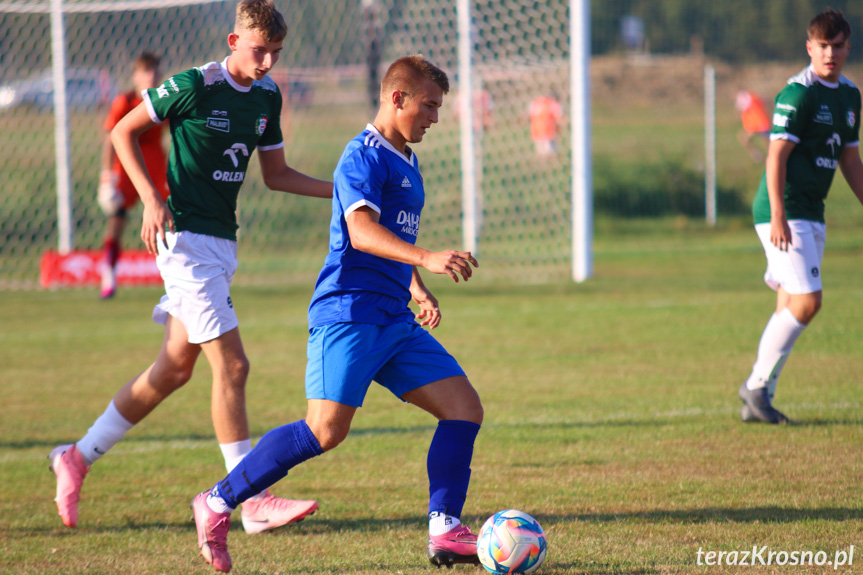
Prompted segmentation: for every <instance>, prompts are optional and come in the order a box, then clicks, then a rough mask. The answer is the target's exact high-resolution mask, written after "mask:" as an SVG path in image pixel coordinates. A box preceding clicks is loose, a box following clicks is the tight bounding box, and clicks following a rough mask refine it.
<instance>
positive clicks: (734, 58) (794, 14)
mask: <svg viewBox="0 0 863 575" xmlns="http://www.w3.org/2000/svg"><path fill="white" fill-rule="evenodd" d="M828 7H832V8H836V9H839V10H842V11H843V12H844V13H845V18H846V19H847V20H848V22H849V23H850V24H851V30H852V42H851V56H850V57H851V58H852V60H860V59H863V1H861V0H831V1H829V2H825V1H823V0H725V1H723V2H708V1H692V0H594V1H593V2H591V30H592V32H591V34H592V51H593V53H594V54H606V53H610V52H616V51H620V50H623V49H624V45H623V42H622V39H621V23H622V19H623V18H624V17H626V16H632V17H635V18H637V19H639V20H640V21H641V23H642V24H643V30H644V38H645V40H646V49H647V50H648V51H650V52H653V53H681V52H690V51H693V50H694V51H701V50H703V51H704V53H705V54H706V55H708V56H710V57H714V58H719V59H721V60H724V61H727V62H732V63H747V62H758V61H783V60H799V59H800V58H801V57H805V56H806V52H805V51H804V50H805V49H804V42H805V41H806V28H807V27H808V25H809V21H810V20H811V19H812V18H813V17H814V16H815V15H816V14H817V13H819V12H821V11H822V10H824V9H826V8H828Z"/></svg>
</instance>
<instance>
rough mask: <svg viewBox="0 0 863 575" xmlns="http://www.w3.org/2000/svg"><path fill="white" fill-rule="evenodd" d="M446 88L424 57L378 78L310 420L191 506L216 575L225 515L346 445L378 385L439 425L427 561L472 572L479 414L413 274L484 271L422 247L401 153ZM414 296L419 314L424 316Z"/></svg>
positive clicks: (351, 151)
mask: <svg viewBox="0 0 863 575" xmlns="http://www.w3.org/2000/svg"><path fill="white" fill-rule="evenodd" d="M448 91H449V80H448V79H447V76H446V74H445V73H444V72H442V71H441V70H440V69H438V68H437V67H435V66H434V65H433V64H431V63H430V62H428V61H427V60H425V59H424V58H423V57H421V56H408V57H404V58H401V59H399V60H396V61H395V62H394V63H393V64H392V65H391V66H390V67H389V69H388V70H387V72H386V74H385V75H384V78H383V80H382V81H381V104H380V108H379V110H378V113H377V116H376V117H375V120H374V122H373V123H372V124H369V125H368V126H367V127H366V129H365V130H364V131H363V132H362V133H361V134H359V135H358V136H357V137H355V138H354V139H353V140H351V141H350V142H349V143H348V145H347V147H346V148H345V151H344V153H343V154H342V157H341V159H340V161H339V164H338V166H337V167H336V171H335V176H334V194H333V217H332V221H331V223H330V251H329V254H328V255H327V257H326V261H325V263H324V267H323V269H322V270H321V273H320V276H319V277H318V282H317V285H316V287H315V292H314V295H313V296H312V302H311V305H310V307H309V333H310V335H309V342H308V365H307V367H306V397H307V399H308V411H307V415H306V418H305V419H304V420H300V421H297V422H294V423H291V424H289V425H285V426H282V427H278V428H276V429H274V430H272V431H270V432H269V433H267V434H266V435H264V437H262V438H261V440H260V441H259V442H258V444H257V446H256V447H255V449H253V450H252V451H251V452H250V453H249V454H248V456H246V458H245V459H243V460H242V461H241V462H240V463H239V464H238V465H237V466H236V467H235V468H234V470H233V471H231V472H230V473H229V474H228V475H227V476H226V477H225V478H224V479H222V480H221V481H220V482H218V483H217V484H216V485H215V486H214V487H213V488H212V489H208V490H206V491H204V492H202V493H200V494H198V495H197V496H196V497H195V498H194V499H193V501H192V509H193V510H194V515H195V522H196V524H197V528H198V544H199V548H200V551H201V554H202V555H203V556H204V558H205V559H206V560H207V562H209V563H211V564H212V565H213V566H214V567H215V568H216V569H217V570H219V571H225V572H227V571H229V570H230V568H231V557H230V555H229V554H228V550H227V534H228V529H229V527H230V514H231V512H232V511H233V510H234V509H235V508H236V507H237V506H238V505H239V504H240V503H242V502H243V501H245V500H246V499H248V498H249V497H252V496H254V495H255V494H256V493H259V492H261V491H263V490H264V489H267V488H268V487H269V486H270V485H273V484H274V483H276V482H277V481H279V480H280V479H282V478H283V477H285V476H286V475H287V473H288V471H289V470H290V469H291V468H293V467H294V466H296V465H298V464H300V463H302V462H303V461H306V460H308V459H311V458H312V457H315V456H317V455H321V454H322V453H324V452H325V451H329V450H331V449H333V448H335V447H336V446H337V445H339V443H341V442H342V441H343V440H344V439H345V437H347V434H348V431H349V430H350V426H351V420H352V419H353V416H354V414H355V413H356V411H357V408H359V407H360V406H362V404H363V400H364V398H365V395H366V393H367V391H368V388H369V385H370V384H371V382H372V381H373V380H374V381H376V382H378V383H379V384H380V385H382V386H384V387H386V388H387V389H389V390H390V391H391V392H392V393H393V394H394V395H395V396H396V397H399V398H400V399H402V400H403V401H406V402H408V403H412V404H414V405H416V406H417V407H419V408H421V409H423V410H425V411H427V412H429V413H430V414H431V415H433V416H434V417H436V418H437V419H438V427H437V430H436V431H435V434H434V437H433V439H432V442H431V446H430V448H429V453H428V461H427V467H428V476H429V509H428V511H429V542H428V557H429V559H430V560H431V562H432V563H433V564H435V565H438V566H440V565H447V566H450V565H452V564H453V563H477V562H478V561H477V556H476V536H475V535H474V534H472V533H471V532H470V529H468V528H467V527H466V526H464V525H462V524H461V523H460V521H459V517H460V516H461V511H462V507H463V505H464V502H465V498H466V495H467V489H468V483H469V480H470V462H471V458H472V456H473V445H474V440H475V439H476V436H477V433H478V432H479V428H480V424H481V423H482V419H483V408H482V403H481V402H480V399H479V395H478V394H477V392H476V391H475V390H474V388H473V386H471V384H470V382H469V381H468V379H467V377H466V376H465V374H464V371H462V369H461V367H459V365H458V363H457V362H456V361H455V359H453V357H452V356H450V355H449V354H448V353H447V352H446V350H445V349H444V348H443V347H442V346H441V345H440V344H439V343H438V342H437V341H436V340H435V339H434V338H433V337H432V336H431V335H430V334H429V333H428V332H427V331H425V330H424V329H423V328H422V326H428V327H429V328H430V329H434V328H435V327H437V326H438V325H439V324H440V321H441V313H440V309H439V307H438V302H437V299H436V298H435V297H434V296H433V295H432V294H431V292H430V291H429V290H428V289H427V288H426V286H425V285H424V284H423V281H422V279H421V278H420V275H419V272H418V268H420V267H423V268H425V269H427V270H429V271H431V272H433V273H437V274H447V275H449V276H450V277H451V278H452V279H453V281H455V282H458V278H459V276H461V277H462V278H463V279H464V280H465V281H467V280H468V279H469V278H470V277H471V275H472V272H473V270H472V267H471V266H477V265H478V264H477V261H476V259H474V257H473V256H472V255H471V254H470V252H463V251H456V250H447V251H442V252H431V251H428V250H425V249H422V248H420V247H418V246H416V245H415V243H416V238H417V236H418V234H419V230H420V223H421V218H420V214H421V212H422V208H423V204H424V197H425V194H424V190H423V179H422V176H421V175H420V172H419V165H418V163H417V158H416V155H415V154H414V152H413V151H412V150H411V148H410V147H409V146H408V145H407V144H413V143H417V142H420V141H422V139H423V136H424V135H425V132H426V131H427V130H428V129H429V128H430V127H431V125H432V124H434V123H437V121H438V109H439V108H440V107H441V104H442V103H443V96H444V94H446V93H447V92H448ZM411 299H413V300H414V302H416V303H417V305H418V306H419V310H420V313H419V315H417V316H416V317H415V316H414V314H413V312H412V311H411V310H410V308H409V307H408V304H409V303H410V300H411ZM420 320H421V323H418V321H420Z"/></svg>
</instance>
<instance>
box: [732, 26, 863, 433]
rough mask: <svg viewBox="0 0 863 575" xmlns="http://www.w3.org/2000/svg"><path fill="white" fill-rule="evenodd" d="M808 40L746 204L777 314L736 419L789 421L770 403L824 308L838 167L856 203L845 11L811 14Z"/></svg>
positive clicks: (856, 139) (855, 135) (859, 185)
mask: <svg viewBox="0 0 863 575" xmlns="http://www.w3.org/2000/svg"><path fill="white" fill-rule="evenodd" d="M808 37H809V38H808V40H807V41H806V49H807V51H808V52H809V57H810V59H811V63H810V65H809V67H807V68H806V69H805V70H803V71H802V72H800V73H799V74H798V75H796V76H794V77H793V78H791V79H790V80H789V81H788V84H787V85H786V86H785V88H784V89H783V90H782V91H781V92H780V93H779V95H778V96H776V105H775V107H774V114H773V128H772V130H771V133H770V145H769V147H768V151H767V167H766V170H765V172H764V176H763V177H762V179H761V186H760V187H759V189H758V193H757V195H756V196H755V202H754V204H753V208H752V211H753V214H754V217H755V231H756V232H757V233H758V237H759V238H760V239H761V244H762V245H763V246H764V253H765V255H766V256H767V271H766V272H765V273H764V281H765V282H766V283H767V285H769V286H770V287H771V288H773V289H774V290H776V311H775V313H774V314H773V316H772V317H771V318H770V321H768V322H767V327H765V328H764V332H763V334H762V335H761V342H760V343H759V344H758V355H757V357H756V359H755V364H754V365H753V366H752V373H751V374H750V375H749V377H748V378H747V379H746V381H745V382H743V385H741V386H740V389H739V390H738V396H739V397H740V399H741V401H743V408H742V411H741V417H742V419H743V421H752V422H762V423H772V424H776V423H788V422H789V421H790V420H789V419H788V418H787V417H786V416H785V415H784V414H783V413H782V412H780V411H779V410H777V409H776V408H775V407H773V396H774V393H775V391H776V384H777V382H778V379H779V374H780V373H781V372H782V368H783V367H784V366H785V362H786V361H787V360H788V356H789V354H790V353H791V350H792V348H793V347H794V343H795V342H796V341H797V338H798V337H799V336H800V334H801V333H802V332H803V330H804V329H806V327H807V326H808V325H809V323H810V322H811V321H812V319H813V318H814V317H815V314H817V313H818V310H819V309H821V259H822V257H823V256H824V242H825V240H826V237H827V230H826V226H825V223H824V200H825V198H826V197H827V192H828V191H829V189H830V184H831V183H832V181H833V175H834V174H835V172H836V169H837V168H839V169H840V170H842V174H843V175H844V176H845V180H846V181H847V182H848V185H849V186H850V187H851V190H852V191H853V192H854V195H856V196H857V199H858V200H860V202H861V203H863V162H861V160H860V90H859V89H858V88H857V86H855V85H854V84H853V83H851V81H850V80H848V79H847V78H845V77H844V76H842V68H843V67H844V65H845V60H846V58H847V57H848V51H849V47H850V37H851V27H850V26H849V25H848V22H847V21H846V20H845V17H844V16H843V15H842V12H840V11H838V10H832V9H828V10H825V11H824V12H821V13H820V14H818V15H817V16H815V18H813V19H812V21H811V22H810V24H809V30H808Z"/></svg>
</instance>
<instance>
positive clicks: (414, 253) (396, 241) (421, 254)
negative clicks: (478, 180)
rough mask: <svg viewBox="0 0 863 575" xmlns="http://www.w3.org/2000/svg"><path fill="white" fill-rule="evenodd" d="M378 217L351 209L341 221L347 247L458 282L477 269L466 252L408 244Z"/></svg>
mask: <svg viewBox="0 0 863 575" xmlns="http://www.w3.org/2000/svg"><path fill="white" fill-rule="evenodd" d="M379 220H380V215H379V214H378V213H377V212H376V211H375V210H373V209H371V208H370V207H367V206H363V207H359V208H357V209H355V210H353V211H352V212H351V213H349V214H348V215H347V217H346V218H345V222H346V223H347V226H348V234H349V235H350V238H351V245H352V246H353V247H354V248H355V249H357V250H359V251H361V252H365V253H368V254H372V255H374V256H378V257H381V258H386V259H388V260H393V261H397V262H401V263H403V264H410V265H412V266H419V267H423V268H425V269H427V270H428V271H430V272H432V273H435V274H446V275H448V276H449V277H451V278H452V279H453V281H454V282H456V283H458V276H461V277H462V278H464V281H467V280H469V279H470V277H471V276H472V275H473V269H472V268H471V265H473V266H474V267H479V263H477V261H476V259H475V258H474V257H473V255H471V253H470V252H462V251H457V250H445V251H442V252H432V251H429V250H427V249H424V248H421V247H419V246H415V245H413V244H411V243H408V242H406V241H404V240H403V239H401V238H400V237H398V236H397V235H395V234H394V233H392V232H391V231H390V230H388V229H387V228H386V227H384V226H382V225H381V224H380V223H379Z"/></svg>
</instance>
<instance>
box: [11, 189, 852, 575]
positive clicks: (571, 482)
mask: <svg viewBox="0 0 863 575" xmlns="http://www.w3.org/2000/svg"><path fill="white" fill-rule="evenodd" d="M858 209H859V206H858ZM597 229H598V232H599V235H598V239H597V244H596V262H595V274H596V277H595V279H592V280H591V281H589V282H587V283H585V284H583V285H573V284H555V285H546V286H537V287H524V286H521V287H518V286H508V285H503V284H494V283H492V282H488V281H482V279H481V277H482V273H483V269H482V268H480V270H479V271H478V276H477V278H476V279H477V280H478V281H476V282H470V283H468V284H466V285H458V286H452V285H451V284H448V283H447V282H446V281H444V280H443V279H442V278H429V277H427V283H428V284H429V285H430V287H432V289H434V290H435V291H436V293H437V295H438V296H439V297H440V299H441V301H442V309H443V312H444V316H445V319H444V323H443V325H442V326H441V327H440V328H439V329H438V330H437V331H436V334H437V336H438V337H439V339H440V340H441V341H442V342H443V343H444V344H445V345H446V346H447V347H448V348H449V349H450V350H452V351H453V352H454V354H455V355H456V357H457V358H458V359H459V360H460V362H461V363H462V365H463V366H464V367H465V369H466V371H467V372H468V374H469V376H470V377H471V380H472V381H473V383H474V385H475V386H476V387H477V388H478V390H479V391H480V394H481V396H482V397H483V402H484V405H485V409H486V422H485V425H484V427H483V430H482V432H481V433H480V436H479V439H478V441H477V445H476V452H475V456H474V462H473V475H472V483H471V489H470V492H469V494H468V502H467V505H466V507H465V514H464V516H463V519H464V520H465V522H466V523H468V524H469V525H470V526H471V527H473V528H474V529H477V528H478V527H479V526H480V524H481V523H482V522H483V521H484V520H485V518H486V517H487V516H489V515H491V514H492V513H493V512H495V511H497V510H500V509H504V508H510V507H515V508H519V509H522V510H524V511H527V512H528V513H531V514H533V515H534V516H535V517H536V518H537V519H538V520H539V521H540V522H541V523H542V525H543V527H544V528H545V530H546V534H547V538H548V542H549V552H548V557H547V560H546V562H545V564H544V566H543V567H542V568H541V570H540V573H543V574H545V575H552V574H562V573H567V574H570V573H572V574H576V573H590V574H612V573H624V574H654V573H657V574H658V573H758V574H766V573H795V574H797V573H801V574H802V573H827V572H840V573H851V572H860V565H863V549H861V546H863V538H861V533H863V507H861V494H860V484H861V480H863V464H861V460H860V445H861V439H863V433H861V423H863V406H861V400H860V392H861V385H860V374H861V373H863V359H861V357H863V354H861V353H860V341H861V339H863V307H861V305H860V303H859V302H860V299H861V295H863V288H861V285H860V271H859V270H860V261H861V259H860V258H861V256H863V239H861V237H860V234H859V231H856V230H855V229H854V228H853V227H850V226H838V227H837V229H835V230H833V231H831V235H830V238H829V240H828V250H827V255H826V259H825V265H824V283H825V294H826V295H825V304H824V308H823V310H822V313H821V315H820V316H819V317H818V318H817V320H816V321H815V323H813V325H812V326H811V327H810V328H809V329H808V330H807V331H806V333H805V334H804V335H803V336H802V338H801V339H800V341H799V342H798V344H797V347H796V349H795V352H794V355H793V356H792V358H791V359H790V361H789V363H788V365H787V368H786V370H785V373H784V375H783V377H782V382H781V385H780V387H779V393H778V396H777V405H778V406H779V407H780V408H781V409H783V410H784V411H786V413H788V414H789V415H791V416H792V417H795V418H797V419H799V420H800V421H801V422H802V424H801V425H799V426H795V427H768V426H760V425H744V424H742V423H740V422H739V420H738V415H737V414H738V408H739V402H738V400H737V399H736V389H737V387H738V385H739V383H740V381H741V380H742V378H744V377H745V376H746V375H747V373H748V369H749V367H750V365H751V363H752V361H753V359H754V353H755V347H756V345H757V342H758V338H759V336H760V333H761V330H762V329H763V326H764V323H765V322H766V321H767V319H768V316H769V314H770V312H771V308H772V305H773V296H772V293H771V292H770V291H769V290H768V289H767V288H766V287H764V285H763V284H762V282H761V279H760V276H761V273H762V272H763V256H762V254H761V250H760V246H759V245H758V244H757V240H756V238H755V235H754V233H752V231H751V229H749V227H748V225H745V226H744V225H726V226H724V227H723V228H722V229H720V230H717V231H708V230H706V229H704V228H703V227H701V226H700V225H697V224H693V223H692V222H688V223H687V222H686V221H685V220H684V221H680V220H671V221H669V222H668V225H666V226H665V227H664V228H663V229H662V230H661V231H660V232H657V231H654V232H650V231H647V230H645V229H643V228H640V227H639V225H638V223H637V222H633V223H632V224H631V225H629V226H619V225H617V226H615V225H612V224H610V223H608V222H606V223H603V222H598V224H597ZM651 229H658V228H657V226H656V225H655V224H653V225H652V226H651ZM426 276H428V274H426ZM310 292H311V284H309V285H305V286H302V287H289V288H279V287H246V286H240V287H237V288H236V289H235V290H234V294H233V296H234V297H233V299H234V301H235V303H236V306H237V310H238V314H239V315H240V319H241V326H242V327H241V330H242V333H243V337H244V341H245V344H246V350H247V353H248V355H249V356H250V359H251V361H252V375H251V378H250V383H249V388H248V399H249V412H250V417H251V421H252V431H253V435H254V436H255V437H259V436H260V435H261V434H263V433H264V432H266V431H267V430H268V429H270V428H271V427H274V426H276V425H279V424H282V423H286V422H290V421H293V420H296V419H298V418H300V417H302V416H303V414H304V409H305V401H304V394H303V385H302V379H303V373H304V366H305V339H306V318H305V309H306V306H307V303H308V298H309V295H310ZM159 294H160V292H159V291H158V290H155V289H138V290H132V289H126V290H123V291H122V292H121V293H120V295H119V297H118V298H117V299H116V300H114V301H111V302H107V303H102V302H100V301H98V299H97V297H96V293H95V291H79V290H72V291H58V292H7V293H4V294H3V305H2V306H0V325H2V328H0V366H2V371H0V373H2V382H3V383H2V389H3V392H4V398H3V402H2V407H0V435H2V440H0V486H2V489H0V573H4V574H5V573H10V574H13V573H14V574H36V573H87V574H94V573H98V574H102V573H105V574H108V573H141V574H149V573H171V574H190V573H209V572H211V568H210V567H209V566H208V565H206V564H205V563H204V562H203V560H202V559H201V558H199V557H198V556H197V550H196V547H195V541H196V540H195V533H194V526H193V524H192V523H191V522H190V521H189V519H190V512H189V509H188V502H189V500H190V499H191V498H192V496H193V495H194V494H195V493H196V492H197V491H199V490H201V489H204V488H206V487H208V486H209V485H211V484H212V483H213V482H214V481H215V480H217V479H219V478H221V476H222V475H223V473H224V468H223V464H222V461H221V457H220V455H219V452H218V449H217V447H216V442H215V439H214V438H213V432H212V426H211V422H210V417H209V393H210V391H209V387H210V373H209V368H208V366H207V364H206V362H205V361H204V360H203V359H202V360H201V361H200V362H199V365H198V370H197V372H196V373H195V376H194V377H193V379H192V381H191V382H190V383H189V384H188V385H187V386H186V387H185V388H184V389H183V390H181V391H179V392H178V393H177V394H176V395H175V396H174V397H172V398H170V399H169V400H168V401H167V402H166V403H165V404H164V405H162V406H161V407H160V408H159V409H158V410H157V411H156V412H155V413H154V414H153V415H152V416H151V417H150V418H148V419H147V420H145V422H143V423H142V424H141V425H139V426H138V427H136V428H135V429H134V430H133V431H132V432H130V433H129V435H128V436H127V438H126V440H124V441H123V442H121V443H120V444H119V445H118V446H117V447H116V448H115V449H114V450H113V451H112V452H111V453H110V454H109V455H108V456H106V457H104V458H103V459H102V460H100V461H99V462H98V463H97V465H96V466H94V468H93V469H92V471H91V473H90V475H89V476H88V479H87V481H86V483H85V487H84V491H83V501H82V505H81V518H80V524H79V527H78V528H77V529H75V530H71V529H67V528H65V527H63V526H62V524H61V522H60V520H59V518H58V517H57V516H56V510H55V507H54V503H53V501H52V498H53V491H54V478H53V474H51V473H50V472H49V471H48V469H47V466H48V463H47V460H46V459H45V456H46V455H47V454H48V452H49V451H50V450H51V448H53V447H54V446H55V445H57V444H59V443H63V442H71V441H75V440H77V439H78V438H79V437H80V436H81V435H82V434H83V433H84V432H85V431H86V429H87V427H88V426H89V425H90V424H91V423H92V421H93V419H94V418H95V417H96V416H98V415H99V414H100V413H101V412H102V410H103V409H104V408H105V406H106V405H107V403H108V401H109V400H110V397H111V396H112V395H113V393H114V392H115V391H116V389H117V388H118V387H119V386H120V385H121V384H122V383H124V382H125V381H126V380H127V379H129V378H130V377H131V376H133V375H134V374H135V373H137V372H138V371H140V370H142V369H143V368H144V367H146V365H147V364H148V363H149V362H150V361H152V359H154V357H155V353H156V351H157V348H158V345H159V342H160V340H161V330H160V328H159V327H158V326H156V325H155V324H153V323H151V322H150V320H149V316H150V311H151V307H152V304H153V303H154V302H155V301H156V300H157V299H158V296H159ZM433 429H434V421H433V420H432V418H431V417H430V416H426V415H424V414H422V413H419V412H417V411H416V410H415V409H412V408H410V407H409V406H406V405H403V404H401V403H399V402H398V401H396V400H395V399H394V398H392V397H391V396H389V394H388V393H386V392H382V391H380V390H379V389H373V390H372V392H371V393H370V395H369V397H368V399H367V402H366V406H365V407H364V408H363V409H362V410H360V412H359V413H358V415H357V417H356V419H355V425H354V429H353V432H352V435H351V436H350V437H349V438H348V440H347V441H346V442H345V443H344V444H343V445H342V446H340V447H339V448H338V449H337V450H335V451H334V452H331V453H328V454H326V455H324V456H323V457H320V458H317V459H315V460H312V461H311V462H308V463H307V464H304V465H302V466H301V467H299V468H297V469H295V470H294V471H293V472H292V473H291V474H290V475H289V477H288V478H287V479H286V480H284V481H283V482H282V483H280V484H278V485H277V486H276V487H275V489H274V490H275V492H276V493H277V494H279V495H284V496H293V497H296V498H315V499H317V500H318V501H319V502H320V504H321V508H320V511H319V512H318V513H317V514H316V515H315V516H313V517H311V518H310V519H308V520H307V521H305V522H304V523H302V524H300V525H297V526H292V527H289V528H287V529H284V530H281V531H279V532H277V533H272V534H266V535H259V536H247V535H246V534H245V533H243V532H242V529H241V527H240V526H239V521H237V524H236V525H235V527H234V528H233V529H232V531H231V538H230V544H231V551H232V554H233V557H234V565H235V568H234V572H235V573H238V574H256V575H263V574H267V575H275V574H287V573H292V574H293V573H302V574H340V573H357V574H378V573H400V574H413V573H428V572H434V571H433V568H432V567H431V566H430V565H429V564H428V562H427V560H426V559H425V541H426V535H425V533H426V525H425V506H426V501H427V483H426V478H425V454H426V451H427V447H428V443H429V441H430V439H431V435H432V432H433ZM765 545H766V546H767V547H768V548H769V550H772V551H776V552H779V551H785V552H789V553H790V552H793V551H811V552H818V551H824V552H825V553H826V554H827V555H826V557H828V558H829V560H831V561H832V560H833V558H834V556H835V553H836V552H838V551H843V550H844V551H847V550H849V548H850V547H849V546H851V545H854V546H855V549H856V552H857V554H856V555H855V557H854V564H853V565H852V566H850V567H847V566H846V567H842V568H840V569H839V570H837V571H834V570H833V567H832V566H828V565H823V566H805V567H784V568H783V567H778V566H775V565H774V566H758V567H739V566H738V567H728V566H723V567H708V566H703V565H698V555H697V554H698V551H699V550H700V549H701V550H702V551H705V552H706V551H733V550H747V549H748V550H751V549H752V547H753V546H759V547H761V546H765ZM455 571H457V572H460V573H477V574H479V573H481V572H482V571H481V570H477V569H474V568H470V567H460V568H456V570H455Z"/></svg>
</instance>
